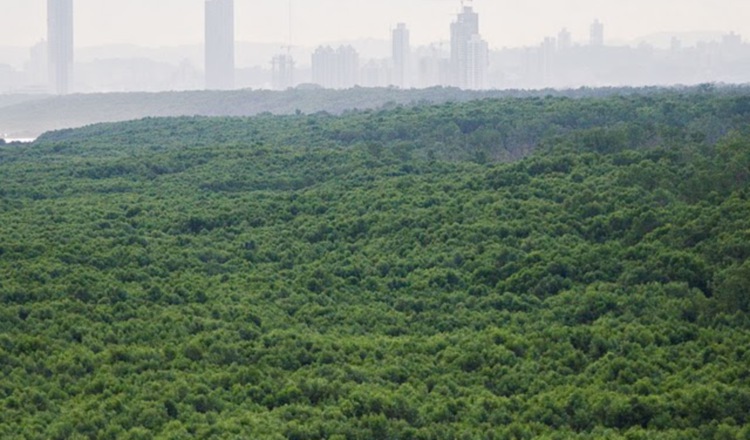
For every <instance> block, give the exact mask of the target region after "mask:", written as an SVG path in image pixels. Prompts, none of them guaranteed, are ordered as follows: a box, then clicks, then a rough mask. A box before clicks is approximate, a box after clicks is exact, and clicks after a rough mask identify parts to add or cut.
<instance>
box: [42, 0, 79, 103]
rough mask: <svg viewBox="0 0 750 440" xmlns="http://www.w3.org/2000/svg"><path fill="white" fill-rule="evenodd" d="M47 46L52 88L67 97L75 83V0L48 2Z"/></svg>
mask: <svg viewBox="0 0 750 440" xmlns="http://www.w3.org/2000/svg"><path fill="white" fill-rule="evenodd" d="M47 45H48V48H47V54H48V55H47V56H48V63H47V64H48V69H49V80H50V87H51V88H52V91H53V92H54V93H57V94H58V95H65V94H67V93H69V92H70V89H71V83H72V82H73V0H47Z"/></svg>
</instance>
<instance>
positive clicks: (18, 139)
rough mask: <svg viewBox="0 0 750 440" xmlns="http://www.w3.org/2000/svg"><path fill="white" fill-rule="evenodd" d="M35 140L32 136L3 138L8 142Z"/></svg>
mask: <svg viewBox="0 0 750 440" xmlns="http://www.w3.org/2000/svg"><path fill="white" fill-rule="evenodd" d="M35 140H36V139H34V138H7V139H5V142H6V143H9V144H10V143H11V142H21V143H24V144H30V143H32V142H34V141H35Z"/></svg>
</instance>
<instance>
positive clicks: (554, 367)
mask: <svg viewBox="0 0 750 440" xmlns="http://www.w3.org/2000/svg"><path fill="white" fill-rule="evenodd" d="M749 118H750V96H747V95H743V94H737V93H732V94H727V93H722V92H716V91H712V90H710V89H707V90H704V91H702V92H700V93H698V92H696V91H693V92H691V93H686V94H682V93H678V92H676V91H664V92H659V93H652V94H649V95H647V96H646V95H629V96H607V97H584V98H579V99H571V98H568V97H547V98H544V97H532V98H515V99H499V100H495V99H486V100H478V101H471V102H465V103H445V104H440V105H426V104H425V105H410V106H406V107H401V106H397V105H395V106H391V108H388V109H379V110H366V111H352V112H346V113H345V114H343V115H338V116H335V115H331V114H328V113H315V114H310V115H305V114H295V115H288V116H273V115H270V114H264V115H259V116H257V117H253V118H239V117H238V118H208V117H183V118H165V119H159V118H151V119H143V120H139V121H133V122H126V123H116V124H100V125H93V126H89V127H85V128H82V129H76V130H64V131H58V132H52V133H48V134H46V135H44V136H42V137H41V138H40V139H39V140H38V141H37V142H35V143H34V144H32V145H31V146H28V147H22V146H18V145H3V146H0V237H2V240H1V241H0V304H2V306H1V307H0V369H1V370H2V375H0V437H2V438H25V439H119V438H125V439H191V438H206V439H235V438H268V439H284V438H286V439H370V438H372V439H457V438H462V439H463V438H466V439H473V438H486V439H492V438H496V439H505V438H509V439H531V438H550V439H557V438H560V439H562V438H579V439H600V438H612V439H618V438H622V439H646V438H648V439H685V438H695V439H737V438H742V439H745V438H750V420H749V418H748V414H750V411H748V409H749V408H750V368H749V367H748V365H750V315H749V313H750V260H749V259H748V258H749V257H750V200H749V197H750V189H749V188H748V186H749V185H748V184H749V183H750V182H749V180H750V132H748V131H749V130H748V121H749Z"/></svg>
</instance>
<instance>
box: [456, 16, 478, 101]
mask: <svg viewBox="0 0 750 440" xmlns="http://www.w3.org/2000/svg"><path fill="white" fill-rule="evenodd" d="M470 4H471V3H469V6H464V7H463V10H462V11H461V13H460V14H458V17H457V18H456V21H455V22H453V23H452V24H451V70H452V76H453V81H452V85H453V86H455V87H461V88H464V87H467V86H468V85H469V69H470V67H469V42H470V41H471V40H472V37H474V36H475V35H478V34H479V15H478V14H477V13H476V12H474V10H473V9H472V7H471V6H470Z"/></svg>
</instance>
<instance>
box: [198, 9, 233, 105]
mask: <svg viewBox="0 0 750 440" xmlns="http://www.w3.org/2000/svg"><path fill="white" fill-rule="evenodd" d="M205 44H206V89H209V90H230V89H233V88H234V0H206V40H205Z"/></svg>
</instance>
